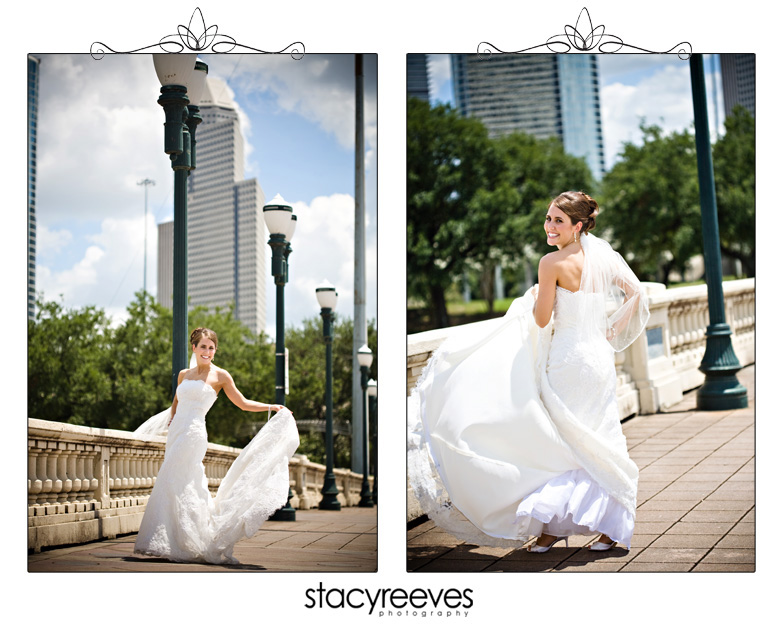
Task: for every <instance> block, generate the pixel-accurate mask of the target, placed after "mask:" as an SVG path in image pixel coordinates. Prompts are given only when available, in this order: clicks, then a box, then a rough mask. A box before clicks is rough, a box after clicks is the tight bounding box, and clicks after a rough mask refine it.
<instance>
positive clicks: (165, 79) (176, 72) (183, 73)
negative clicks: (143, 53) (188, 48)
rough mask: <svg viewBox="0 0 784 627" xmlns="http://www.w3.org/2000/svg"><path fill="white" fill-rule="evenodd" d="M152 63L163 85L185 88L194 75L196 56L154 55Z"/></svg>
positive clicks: (177, 54)
mask: <svg viewBox="0 0 784 627" xmlns="http://www.w3.org/2000/svg"><path fill="white" fill-rule="evenodd" d="M152 62H153V65H154V66H155V73H156V74H157V75H158V80H159V81H160V82H161V85H163V86H166V85H182V86H183V87H184V86H187V84H188V81H189V80H190V79H191V75H192V74H193V68H194V67H195V65H196V54H179V53H176V54H175V53H166V54H154V55H152ZM192 104H198V103H192Z"/></svg>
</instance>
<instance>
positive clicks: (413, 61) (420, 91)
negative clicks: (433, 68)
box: [406, 54, 430, 102]
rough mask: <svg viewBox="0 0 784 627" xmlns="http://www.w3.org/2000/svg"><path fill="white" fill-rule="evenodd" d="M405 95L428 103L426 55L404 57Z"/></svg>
mask: <svg viewBox="0 0 784 627" xmlns="http://www.w3.org/2000/svg"><path fill="white" fill-rule="evenodd" d="M406 93H407V94H408V96H413V97H415V98H419V99H421V100H424V101H425V102H429V101H430V90H429V87H428V79H427V55H426V54H407V55H406Z"/></svg>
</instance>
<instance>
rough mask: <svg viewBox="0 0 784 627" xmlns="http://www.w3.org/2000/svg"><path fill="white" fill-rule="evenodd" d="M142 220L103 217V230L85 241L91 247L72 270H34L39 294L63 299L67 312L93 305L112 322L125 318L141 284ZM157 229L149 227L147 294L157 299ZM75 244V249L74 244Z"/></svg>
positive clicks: (142, 257) (142, 261) (45, 267)
mask: <svg viewBox="0 0 784 627" xmlns="http://www.w3.org/2000/svg"><path fill="white" fill-rule="evenodd" d="M143 222H144V217H143V216H141V215H140V216H138V217H136V218H106V219H104V220H103V221H102V222H101V230H100V232H99V233H97V234H95V235H90V236H87V238H86V239H87V240H88V241H89V242H90V244H89V245H88V246H87V248H86V249H85V251H84V254H83V256H82V257H81V258H80V259H79V260H78V261H77V262H76V263H74V264H73V265H72V266H70V267H65V268H61V269H52V266H51V264H48V265H43V264H39V265H38V268H37V285H36V289H37V290H38V291H43V292H44V297H45V299H47V300H51V299H55V298H59V297H60V296H61V295H62V297H63V302H64V304H65V306H67V307H82V306H84V305H86V304H93V305H96V306H98V307H101V308H104V309H105V310H106V313H107V314H109V315H110V316H112V318H123V317H124V316H125V315H126V314H125V307H126V305H127V303H129V302H130V301H131V300H133V297H134V293H135V292H137V291H139V290H140V289H142V286H143V282H144V252H143V251H144V230H143ZM156 243H157V240H156V227H155V225H154V224H153V223H152V222H151V221H149V220H148V224H147V268H148V278H147V290H148V291H149V292H150V293H152V294H155V278H154V277H155V267H156V260H157V246H156ZM77 245H78V244H77Z"/></svg>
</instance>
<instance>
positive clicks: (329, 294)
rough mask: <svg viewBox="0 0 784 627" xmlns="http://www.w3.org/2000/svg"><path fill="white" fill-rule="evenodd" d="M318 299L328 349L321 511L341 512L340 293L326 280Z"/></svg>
mask: <svg viewBox="0 0 784 627" xmlns="http://www.w3.org/2000/svg"><path fill="white" fill-rule="evenodd" d="M316 298H317V299H318V303H319V305H320V306H321V318H322V319H323V320H324V346H325V348H326V359H327V362H326V382H325V390H324V404H325V406H326V412H325V413H326V416H325V418H326V425H325V433H324V436H325V438H324V439H325V440H326V442H325V446H326V448H327V468H326V471H325V473H324V486H323V487H322V488H321V494H323V498H322V499H321V502H320V503H319V509H328V510H339V509H340V501H339V500H338V486H337V484H336V482H335V445H334V442H333V438H332V322H333V321H334V319H335V313H334V312H335V307H337V304H338V293H337V290H336V289H335V287H334V286H333V285H331V284H330V283H329V281H327V280H326V279H325V280H324V282H323V283H322V284H321V285H319V286H318V287H317V288H316Z"/></svg>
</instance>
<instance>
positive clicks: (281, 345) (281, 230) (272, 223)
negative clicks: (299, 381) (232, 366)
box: [264, 194, 297, 520]
mask: <svg viewBox="0 0 784 627" xmlns="http://www.w3.org/2000/svg"><path fill="white" fill-rule="evenodd" d="M264 222H265V223H266V225H267V230H268V231H269V233H270V238H269V242H268V243H269V245H270V248H272V276H273V277H275V289H276V298H275V301H276V302H275V403H276V404H277V405H285V404H286V337H285V333H286V322H285V309H284V300H283V299H284V292H283V290H284V288H285V287H286V283H287V282H288V280H289V261H288V260H289V255H290V254H291V238H292V237H293V235H294V229H295V227H296V226H297V217H296V216H295V215H294V213H293V210H292V208H291V205H290V204H288V203H287V202H286V201H285V200H283V198H282V197H281V195H280V194H277V195H276V196H275V198H273V199H272V200H271V201H270V202H269V203H267V204H266V205H264ZM292 496H293V493H292V492H291V488H289V499H288V500H287V501H286V505H284V506H283V507H282V508H281V509H279V510H278V511H277V512H275V513H274V514H273V515H272V517H271V520H295V519H296V512H295V511H294V508H293V507H291V503H290V501H291V497H292Z"/></svg>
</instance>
